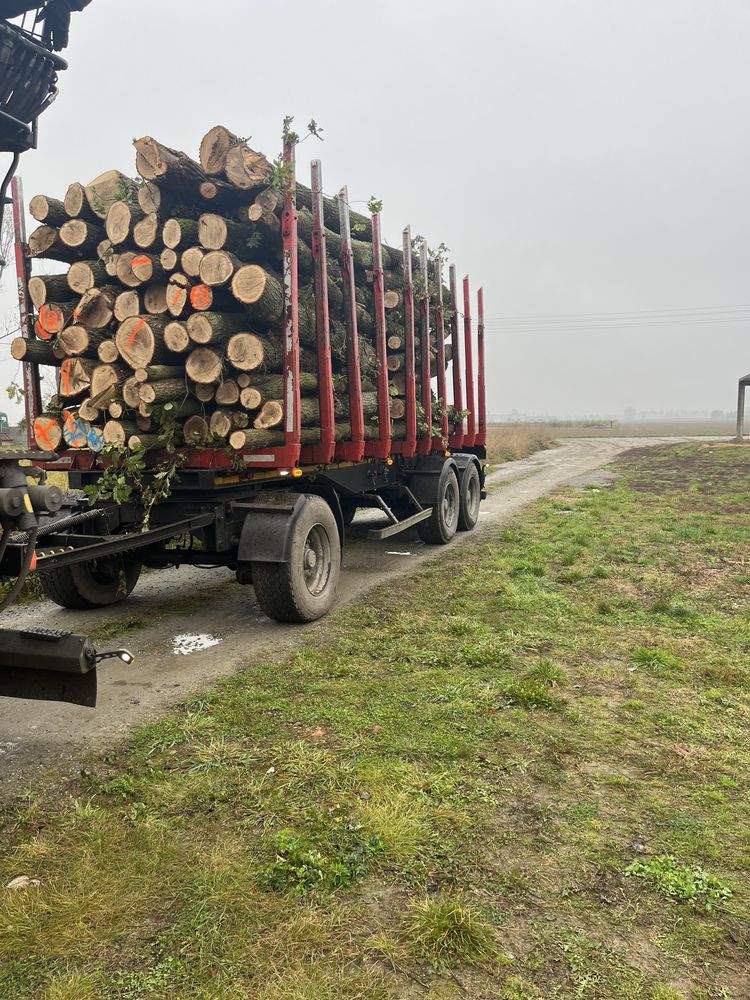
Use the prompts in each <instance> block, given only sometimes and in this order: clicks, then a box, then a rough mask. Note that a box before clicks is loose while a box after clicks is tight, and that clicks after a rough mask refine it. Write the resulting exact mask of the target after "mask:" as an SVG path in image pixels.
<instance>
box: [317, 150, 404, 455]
mask: <svg viewBox="0 0 750 1000" xmlns="http://www.w3.org/2000/svg"><path fill="white" fill-rule="evenodd" d="M310 171H311V176H312V180H311V188H312V212H313V232H312V254H313V265H314V268H315V331H316V336H317V349H318V404H319V407H320V444H313V445H306V446H304V447H303V448H302V453H301V455H300V464H302V465H308V464H313V463H316V462H319V463H320V464H321V465H327V464H328V463H329V462H331V461H333V454H334V451H335V448H336V426H335V415H334V410H333V373H332V369H331V338H330V325H329V315H328V263H327V258H326V236H325V227H324V225H323V186H322V181H321V176H322V171H321V165H320V160H313V161H312V163H311V165H310ZM386 388H387V387H386Z"/></svg>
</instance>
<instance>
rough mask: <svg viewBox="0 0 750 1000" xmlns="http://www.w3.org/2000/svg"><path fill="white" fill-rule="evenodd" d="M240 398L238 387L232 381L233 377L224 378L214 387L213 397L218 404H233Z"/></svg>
mask: <svg viewBox="0 0 750 1000" xmlns="http://www.w3.org/2000/svg"><path fill="white" fill-rule="evenodd" d="M239 398H240V387H239V386H238V385H237V383H236V382H235V381H234V379H231V378H228V379H225V381H224V382H222V383H221V384H220V385H218V386H217V387H216V393H215V394H214V399H215V400H216V402H217V403H218V404H219V406H234V404H235V403H237V402H238V401H239Z"/></svg>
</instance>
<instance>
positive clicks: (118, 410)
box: [107, 399, 126, 420]
mask: <svg viewBox="0 0 750 1000" xmlns="http://www.w3.org/2000/svg"><path fill="white" fill-rule="evenodd" d="M107 413H108V414H109V415H110V417H112V419H113V420H119V419H120V417H122V416H123V415H124V414H125V413H126V410H125V405H124V403H123V402H122V400H121V399H113V400H112V402H111V403H110V404H109V406H108V407H107Z"/></svg>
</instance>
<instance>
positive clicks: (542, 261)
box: [0, 0, 750, 415]
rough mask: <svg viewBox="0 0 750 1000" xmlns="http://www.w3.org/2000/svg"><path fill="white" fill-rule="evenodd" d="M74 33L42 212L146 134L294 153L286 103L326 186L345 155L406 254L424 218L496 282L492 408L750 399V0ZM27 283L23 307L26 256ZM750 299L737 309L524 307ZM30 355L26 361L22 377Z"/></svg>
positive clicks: (605, 408)
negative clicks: (238, 141)
mask: <svg viewBox="0 0 750 1000" xmlns="http://www.w3.org/2000/svg"><path fill="white" fill-rule="evenodd" d="M285 32H286V33H288V38H286V39H285V37H284V36H285ZM71 38H72V44H71V46H70V48H69V49H68V50H67V51H66V52H65V53H64V55H65V57H66V58H67V59H68V60H69V63H70V68H69V69H68V70H67V71H66V72H65V73H63V74H62V75H61V80H60V96H59V97H58V99H57V102H56V103H55V104H54V105H53V106H52V107H51V108H50V109H49V110H48V111H47V112H45V113H44V114H43V115H42V117H41V118H40V122H39V128H40V139H39V149H38V150H37V151H34V152H31V153H28V154H26V155H25V157H22V159H21V167H20V170H19V173H20V175H21V176H22V177H23V181H24V188H25V195H26V201H27V202H28V200H29V199H30V197H31V196H32V195H33V194H37V193H45V194H51V195H56V196H60V197H61V196H62V194H63V193H64V191H65V189H66V187H67V185H68V184H69V183H70V182H71V181H74V180H78V181H82V182H84V183H85V182H87V181H89V180H91V179H92V178H93V177H94V176H96V175H97V174H98V173H100V172H101V171H103V170H105V169H108V168H110V167H118V168H119V169H120V170H122V171H123V172H124V173H128V174H131V175H132V174H134V172H135V168H134V155H133V152H134V151H133V149H132V146H131V141H132V139H133V138H135V137H137V136H141V135H146V134H151V135H153V136H155V137H156V138H158V139H159V140H161V141H162V142H164V143H165V144H167V145H170V146H174V147H177V148H180V149H184V150H185V151H186V152H188V153H190V154H191V155H193V156H197V149H198V143H199V141H200V138H201V136H202V135H203V134H204V132H206V131H207V130H208V129H209V128H210V127H211V126H212V125H214V124H217V123H222V124H225V125H227V126H228V127H229V128H230V129H232V130H233V131H235V132H236V133H238V134H240V135H251V136H252V139H251V140H250V144H251V145H252V146H255V147H256V148H259V149H261V150H263V151H264V152H266V153H267V154H268V155H269V156H272V155H275V154H276V152H277V150H278V146H279V139H278V136H279V132H280V125H281V120H282V118H283V116H284V115H285V114H294V115H295V116H296V124H297V125H298V126H302V125H304V123H305V122H307V121H308V120H309V119H310V118H311V117H314V118H315V119H316V120H317V121H318V122H319V123H320V124H321V125H322V126H323V127H324V129H325V132H324V135H325V142H324V143H322V144H320V143H317V142H316V141H315V140H314V139H310V140H309V141H308V142H306V143H305V144H304V145H302V146H301V147H300V149H299V150H298V162H299V165H300V176H301V177H302V179H304V180H306V179H307V176H308V162H309V160H310V159H311V158H312V157H314V156H319V157H320V158H321V159H322V161H323V179H324V186H325V188H326V190H328V191H335V190H336V189H337V188H338V187H339V186H340V185H341V184H342V183H347V184H348V185H349V193H350V199H351V200H352V202H353V203H356V202H357V201H358V200H361V202H362V203H363V205H364V203H365V202H366V200H367V198H368V197H369V196H370V195H371V194H374V195H376V196H377V197H379V198H382V199H383V202H384V210H383V218H384V228H385V238H386V241H387V242H396V243H398V242H399V241H400V232H401V229H402V228H403V226H404V225H405V224H406V223H410V224H411V226H412V230H413V232H414V233H422V234H424V235H425V236H426V237H427V239H428V241H429V242H430V243H431V244H434V245H436V244H438V243H439V242H441V241H444V242H445V243H447V244H448V246H449V247H450V248H451V260H452V261H454V262H455V263H456V265H457V268H458V272H459V276H462V275H463V274H464V273H467V272H468V273H469V274H470V276H471V278H472V283H473V288H474V289H476V287H477V285H478V284H480V283H481V284H483V285H484V288H485V309H486V314H487V317H488V319H491V322H489V323H488V337H489V341H488V403H489V407H490V410H491V411H493V412H508V411H510V410H512V409H514V408H516V409H518V410H519V411H522V412H524V413H547V414H550V413H556V414H559V415H568V414H584V413H594V412H600V413H601V412H621V411H622V410H623V409H624V408H625V407H628V406H633V407H635V408H636V409H638V410H641V409H701V408H713V407H719V408H722V409H730V408H731V407H732V406H733V405H734V397H735V387H736V380H737V377H738V376H739V375H740V374H745V373H746V372H748V371H750V287H749V286H750V198H748V186H749V185H750V132H749V131H748V125H747V113H746V111H747V94H748V93H750V60H748V56H747V53H748V51H749V50H750V3H748V2H747V0H714V2H712V3H707V2H705V0H704V2H697V0H648V2H647V0H617V2H616V0H565V2H562V0H500V2H499V3H497V2H494V3H491V2H478V0H467V2H464V3H462V4H456V3H455V2H451V3H447V2H445V0H432V2H431V3H429V4H427V3H422V2H420V3H416V2H412V3H407V2H405V0H399V2H396V0H381V2H379V3H376V4H364V3H352V2H349V3H343V2H340V0H317V2H312V3H311V2H309V0H308V2H304V3H302V2H299V0H287V2H286V4H284V5H283V6H279V5H276V6H274V5H269V4H256V3H252V2H247V0H228V2H216V3H213V4H209V5H207V4H205V3H197V2H195V0H180V2H177V0H159V2H158V3H155V2H150V3H147V2H144V0H131V2H130V3H129V4H128V5H127V7H124V6H123V5H122V4H120V3H114V2H113V0H93V3H92V4H91V6H90V7H89V8H88V9H87V10H85V11H84V12H83V13H81V14H75V15H74V16H73V24H72V30H71ZM285 58H286V62H285V61H284V60H285ZM300 130H301V129H300ZM355 207H357V206H356V204H355ZM31 222H32V223H33V220H31ZM4 285H5V289H4V291H3V295H2V308H3V313H4V314H5V315H7V314H8V312H9V311H10V310H12V309H13V295H12V292H13V288H14V282H13V275H12V268H9V271H8V273H7V277H6V280H5V282H4ZM737 305H744V306H746V307H747V308H746V310H745V311H744V312H743V313H741V315H742V316H744V317H747V318H746V319H743V320H742V321H741V322H731V323H730V322H725V321H724V320H725V319H726V318H727V314H721V315H718V314H717V315H711V316H708V317H705V318H702V319H701V321H700V322H699V323H695V322H691V323H686V322H684V318H683V319H680V318H679V317H677V318H675V314H674V313H671V314H670V316H668V317H666V318H665V319H664V320H660V321H659V322H658V323H656V322H654V321H650V323H646V324H644V323H643V322H641V323H640V324H639V325H637V326H631V327H625V328H622V327H621V326H620V324H621V323H622V320H617V321H616V320H615V317H611V318H608V319H607V320H606V325H605V324H604V322H602V323H594V322H593V321H592V320H581V321H576V320H573V321H570V320H560V319H556V320H534V321H528V320H527V321H524V320H520V321H517V322H516V321H515V320H514V321H512V322H508V321H506V320H503V318H504V317H506V318H507V317H528V316H533V317H538V316H546V315H556V316H557V315H560V314H572V315H573V316H579V315H580V314H584V313H585V314H589V313H606V314H616V313H623V312H627V313H634V312H646V313H648V312H653V311H657V310H663V311H667V310H687V311H690V310H698V309H702V308H705V307H727V306H737ZM734 315H737V314H736V313H735V314H734ZM628 321H629V322H632V318H630V319H629V320H628ZM667 324H668V325H667ZM581 325H583V326H584V327H585V328H584V329H580V326H581ZM7 356H8V350H7V341H5V342H2V343H1V344H0V357H2V358H7ZM15 369H16V365H15V363H14V362H10V361H6V360H3V361H2V362H0V376H2V380H1V381H0V385H3V386H4V385H5V384H6V383H7V382H8V381H9V378H10V377H12V376H13V374H14V371H15ZM0 409H9V407H8V406H7V405H5V399H4V396H3V398H2V399H1V400H0Z"/></svg>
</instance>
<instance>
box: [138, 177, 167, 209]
mask: <svg viewBox="0 0 750 1000" xmlns="http://www.w3.org/2000/svg"><path fill="white" fill-rule="evenodd" d="M174 202H175V196H174V192H172V191H170V190H169V185H168V184H164V183H163V182H160V183H157V182H156V181H146V183H145V184H142V185H141V186H140V187H139V188H138V204H139V205H140V206H141V208H142V209H143V211H144V212H145V213H146V215H152V214H155V215H159V214H160V213H161V215H167V214H168V213H169V210H170V208H171V207H172V205H174Z"/></svg>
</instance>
